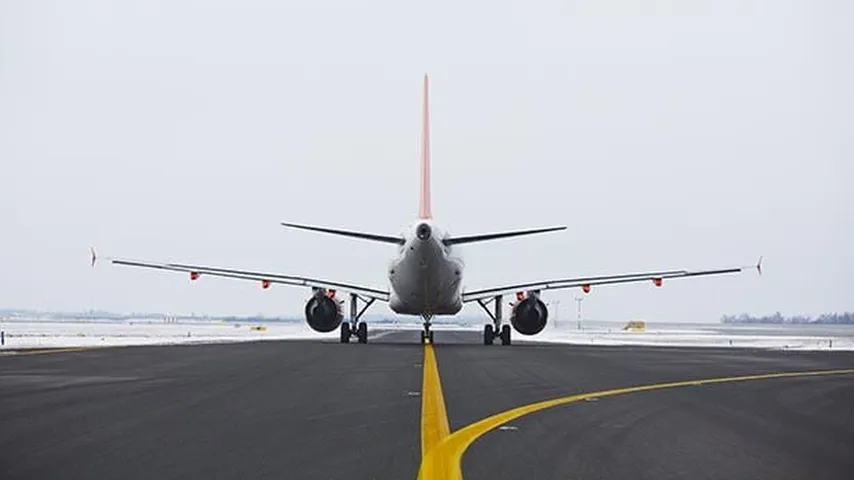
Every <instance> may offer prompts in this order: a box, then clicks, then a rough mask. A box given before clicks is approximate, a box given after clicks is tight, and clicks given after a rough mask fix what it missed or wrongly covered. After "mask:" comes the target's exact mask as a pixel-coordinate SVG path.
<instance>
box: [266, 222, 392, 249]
mask: <svg viewBox="0 0 854 480" xmlns="http://www.w3.org/2000/svg"><path fill="white" fill-rule="evenodd" d="M282 226H285V227H289V228H297V229H300V230H311V231H312V232H321V233H330V234H332V235H341V236H344V237H354V238H361V239H362V240H372V241H374V242H383V243H395V244H397V245H403V243H404V240H403V237H393V236H390V235H377V234H375V233H363V232H353V231H350V230H336V229H334V228H326V227H314V226H311V225H299V224H296V223H285V222H282Z"/></svg>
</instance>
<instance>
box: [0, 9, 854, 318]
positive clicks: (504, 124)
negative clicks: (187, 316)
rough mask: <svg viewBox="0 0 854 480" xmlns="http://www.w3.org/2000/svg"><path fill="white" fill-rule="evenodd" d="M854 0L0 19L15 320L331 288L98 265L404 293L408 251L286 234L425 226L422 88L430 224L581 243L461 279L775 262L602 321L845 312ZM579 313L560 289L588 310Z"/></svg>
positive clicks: (505, 254)
mask: <svg viewBox="0 0 854 480" xmlns="http://www.w3.org/2000/svg"><path fill="white" fill-rule="evenodd" d="M852 5H854V4H852V3H851V2H846V1H842V0H840V1H835V2H834V1H829V0H827V1H806V0H804V1H770V0H769V1H764V2H760V1H757V2H744V1H727V2H721V1H714V2H712V1H709V2H700V1H693V2H678V1H673V2H663V1H662V2H629V1H601V0H598V1H589V2H570V1H566V0H558V1H553V2H527V1H518V2H494V1H489V2H486V1H479V2H462V3H460V2H445V1H432V2H419V3H417V4H409V3H408V2H394V1H389V0H384V1H365V2H351V1H344V0H335V1H326V0H305V1H302V0H295V1H289V2H276V1H269V2H261V1H247V0H241V1H218V2H207V1H205V2H201V1H196V2H191V1H174V0H170V1H153V0H145V1H124V2H110V1H77V2H59V1H55V2H48V1H12V0H6V1H3V0H0V229H1V230H0V306H10V307H26V308H43V309H88V308H104V309H111V310H118V311H135V310H159V311H173V312H182V313H189V312H196V313H224V314H253V313H258V312H262V313H265V314H270V315H273V314H300V312H301V311H302V308H303V304H304V301H305V299H306V298H307V296H308V294H309V292H308V291H306V290H305V289H300V288H288V287H282V286H274V287H273V288H271V289H270V290H266V291H262V290H261V289H260V288H259V286H258V285H257V284H255V283H252V282H240V281H231V280H227V279H210V278H208V279H203V281H199V282H196V283H194V284H192V285H190V284H189V280H188V279H187V278H186V277H185V275H183V274H178V273H165V272H156V271H144V270H137V269H129V268H121V267H112V266H109V265H106V264H104V265H101V266H100V268H95V269H91V268H90V267H89V265H88V247H89V245H95V246H96V247H98V249H99V251H100V252H101V254H102V255H110V256H125V257H132V258H140V259H148V260H164V261H184V262H199V263H203V264H209V265H220V266H226V267H241V268H248V269H266V270H272V271H279V272H282V273H292V274H303V275H309V276H315V277H321V278H329V279H337V280H342V281H351V282H359V283H364V284H367V285H373V286H377V287H385V286H386V277H385V271H386V265H387V262H388V260H389V258H390V257H391V256H392V254H393V250H394V249H392V248H390V247H389V246H387V245H382V244H372V243H368V242H362V241H358V240H350V239H345V238H336V237H329V236H325V235H320V234H312V233H308V232H295V231H288V230H285V229H283V228H282V227H279V226H278V222H279V221H283V220H289V221H296V222H307V223H315V224H322V225H330V226H338V227H345V228H358V229H362V230H368V231H376V232H382V233H396V232H397V231H399V229H400V228H401V226H402V225H404V224H406V223H408V222H410V221H411V220H412V219H413V218H414V217H415V215H416V213H417V197H418V192H417V185H418V183H417V175H418V168H417V165H418V142H419V129H420V125H419V121H420V119H419V113H420V112H419V110H420V101H421V99H420V88H421V76H422V75H423V74H424V73H425V72H427V73H429V74H430V77H431V87H432V88H431V102H432V123H433V124H432V140H433V143H432V154H433V213H434V216H435V217H436V219H437V221H439V222H442V223H444V224H445V225H447V226H448V227H449V228H450V229H451V232H452V233H458V234H467V233H476V232H483V231H495V230H503V229H513V228H521V227H534V226H541V225H553V224H564V223H565V224H567V225H569V229H568V230H567V231H566V232H562V233H556V234H550V235H546V236H539V237H531V238H526V239H518V240H506V241H498V242H494V243H485V244H480V245H475V246H468V247H467V248H466V249H465V250H464V252H465V253H466V264H467V270H466V281H465V283H466V285H467V286H468V287H470V288H477V287H486V286H493V285H500V284H503V283H505V282H516V281H526V280H540V279H545V278H551V277H567V276H576V275H585V274H608V273H616V272H625V271H636V270H644V269H659V268H704V267H718V266H731V265H736V266H737V265H742V264H750V263H753V262H754V261H755V260H756V257H757V256H758V255H760V254H762V255H765V260H766V265H765V275H764V276H763V277H761V278H760V277H757V276H756V275H755V274H753V273H751V274H744V275H741V276H726V277H718V278H708V279H695V280H678V281H673V282H670V283H666V284H665V288H662V289H655V288H654V287H653V286H652V285H648V284H646V283H644V284H640V285H628V286H612V287H602V288H599V289H594V290H593V293H592V294H591V295H589V296H588V298H587V301H586V303H585V310H586V312H587V313H588V314H589V315H590V316H591V317H595V318H599V319H621V318H626V317H633V318H647V319H655V320H669V321H678V320H715V319H717V318H718V317H719V316H720V315H721V314H724V313H739V312H750V313H757V314H759V313H770V312H773V311H775V310H780V311H782V312H784V313H786V314H795V313H804V314H818V313H822V312H827V311H839V310H845V309H849V310H850V309H852V308H854V304H852V298H854V297H852V295H851V293H852V287H851V285H854V248H853V247H852V245H854V193H852V190H851V187H852V180H854V166H852V161H854V160H852V154H854V141H852V138H854V135H852V134H854V132H852V125H854V121H852V120H854V93H852V92H854V90H852V88H851V85H854V65H852V64H854V41H852V40H854V33H852V32H851V30H850V22H851V18H852V14H854V6H852ZM578 293H579V292H577V291H564V292H556V293H549V294H547V296H548V299H561V300H562V309H563V312H562V315H563V317H564V318H567V317H569V316H570V315H574V313H571V312H574V305H573V303H572V301H571V300H572V298H573V296H575V295H577V294H578ZM372 312H374V313H378V312H388V309H387V307H386V306H385V305H382V306H379V307H372ZM464 312H465V313H471V314H476V313H477V310H475V309H474V308H473V307H467V308H466V310H465V311H464Z"/></svg>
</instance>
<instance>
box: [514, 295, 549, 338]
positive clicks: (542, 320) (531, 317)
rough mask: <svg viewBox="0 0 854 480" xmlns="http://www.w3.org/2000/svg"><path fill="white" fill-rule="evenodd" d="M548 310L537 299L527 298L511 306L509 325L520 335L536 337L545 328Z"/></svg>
mask: <svg viewBox="0 0 854 480" xmlns="http://www.w3.org/2000/svg"><path fill="white" fill-rule="evenodd" d="M548 319H549V309H548V307H546V304H545V303H543V301H542V300H540V299H539V298H537V297H528V298H525V299H524V300H520V301H518V302H516V304H515V305H513V313H512V314H511V315H510V323H511V324H512V325H513V328H515V329H516V331H517V332H519V333H521V334H522V335H536V334H538V333H540V332H542V331H543V329H544V328H546V321H547V320H548Z"/></svg>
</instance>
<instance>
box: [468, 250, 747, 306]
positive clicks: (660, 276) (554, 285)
mask: <svg viewBox="0 0 854 480" xmlns="http://www.w3.org/2000/svg"><path fill="white" fill-rule="evenodd" d="M750 268H755V269H756V270H757V271H758V272H759V273H760V274H762V257H759V262H757V263H756V265H751V266H749V267H735V268H721V269H716V270H693V271H692V270H665V271H661V272H641V273H625V274H620V275H607V276H599V277H581V278H567V279H562V280H549V281H544V282H531V283H520V284H517V285H507V286H503V287H496V288H486V289H483V290H473V291H470V292H463V302H473V301H476V300H484V299H487V298H492V297H495V296H498V295H506V294H509V293H515V292H524V291H531V290H537V291H539V290H557V289H561V288H573V287H581V288H582V290H584V292H585V293H587V292H589V291H590V287H592V286H594V285H610V284H615V283H632V282H646V281H652V282H653V283H654V284H655V285H656V286H657V287H660V286H661V284H662V282H663V281H664V280H665V279H672V278H685V277H701V276H706V275H722V274H725V273H740V272H743V271H744V270H747V269H750Z"/></svg>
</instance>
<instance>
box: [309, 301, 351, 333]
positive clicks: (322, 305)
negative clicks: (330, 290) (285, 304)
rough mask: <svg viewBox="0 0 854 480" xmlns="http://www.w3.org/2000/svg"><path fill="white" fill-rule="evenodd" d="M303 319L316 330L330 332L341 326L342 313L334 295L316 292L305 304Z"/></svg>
mask: <svg viewBox="0 0 854 480" xmlns="http://www.w3.org/2000/svg"><path fill="white" fill-rule="evenodd" d="M305 320H306V322H308V326H309V327H311V329H312V330H314V331H316V332H323V333H326V332H331V331H333V330H335V329H336V328H338V327H339V326H341V322H342V321H343V320H344V314H343V312H342V311H341V304H340V303H338V300H336V299H335V297H334V296H329V295H324V294H322V293H318V294H317V295H315V296H313V297H311V298H310V299H309V300H308V302H307V303H306V304H305Z"/></svg>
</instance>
